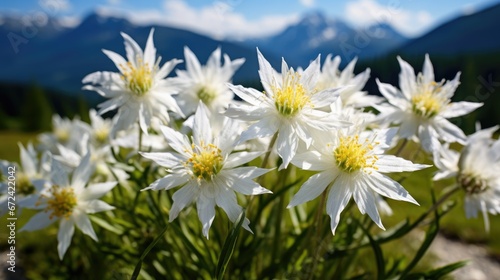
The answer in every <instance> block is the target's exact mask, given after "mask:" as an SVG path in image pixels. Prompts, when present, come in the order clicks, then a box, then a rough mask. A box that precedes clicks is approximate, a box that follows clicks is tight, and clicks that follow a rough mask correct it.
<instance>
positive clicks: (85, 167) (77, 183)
mask: <svg viewBox="0 0 500 280" xmlns="http://www.w3.org/2000/svg"><path fill="white" fill-rule="evenodd" d="M93 172H94V168H93V165H92V164H91V163H90V152H89V153H87V154H86V155H85V156H84V157H83V158H82V160H81V161H80V164H79V165H78V167H77V168H76V169H75V171H74V172H73V176H72V177H71V186H72V187H74V188H76V189H78V188H83V187H84V186H85V185H86V184H87V182H88V181H89V178H90V176H91V175H92V173H93Z"/></svg>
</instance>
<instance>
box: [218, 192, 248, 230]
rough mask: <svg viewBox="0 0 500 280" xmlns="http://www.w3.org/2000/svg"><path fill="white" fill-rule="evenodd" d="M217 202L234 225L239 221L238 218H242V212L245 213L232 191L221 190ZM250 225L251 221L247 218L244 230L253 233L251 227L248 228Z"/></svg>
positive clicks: (244, 222)
mask: <svg viewBox="0 0 500 280" xmlns="http://www.w3.org/2000/svg"><path fill="white" fill-rule="evenodd" d="M215 202H216V203H217V205H218V206H219V207H221V208H222V209H224V212H226V214H227V217H228V218H229V220H230V221H231V222H233V223H235V222H236V220H238V217H239V216H240V214H241V212H243V208H241V206H239V205H238V202H237V200H236V195H235V194H234V192H233V191H232V190H228V189H224V188H220V189H219V192H218V193H217V195H216V196H215ZM249 224H250V221H249V220H248V219H247V218H245V220H244V221H243V228H244V229H246V230H248V231H250V232H252V230H250V227H249V226H248V225H249Z"/></svg>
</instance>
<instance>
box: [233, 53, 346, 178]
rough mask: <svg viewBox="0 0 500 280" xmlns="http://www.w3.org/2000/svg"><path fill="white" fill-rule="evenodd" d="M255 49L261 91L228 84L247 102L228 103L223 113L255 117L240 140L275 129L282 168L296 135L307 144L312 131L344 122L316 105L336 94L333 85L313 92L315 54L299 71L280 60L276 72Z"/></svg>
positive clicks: (327, 102) (292, 151)
mask: <svg viewBox="0 0 500 280" xmlns="http://www.w3.org/2000/svg"><path fill="white" fill-rule="evenodd" d="M257 52H258V59H259V68H260V70H259V75H260V79H261V82H262V85H263V87H264V89H265V92H264V93H262V92H259V91H257V90H255V89H252V88H244V87H242V86H233V85H230V88H231V89H232V90H233V91H234V93H235V94H236V95H238V96H239V97H240V98H241V99H243V100H244V101H246V102H248V103H249V104H250V105H240V106H237V105H234V106H231V105H230V106H229V108H228V110H227V111H226V115H227V116H229V117H232V118H238V119H242V120H245V121H257V122H255V123H254V124H252V125H251V126H250V127H249V128H248V129H247V130H246V131H244V132H243V133H242V135H241V139H240V142H244V141H246V140H249V139H253V138H258V137H259V138H261V137H267V136H271V135H274V134H275V133H278V138H277V141H276V147H277V152H278V154H279V155H280V157H281V158H282V159H283V164H282V166H281V167H280V168H286V167H287V166H288V164H289V163H290V161H291V160H292V158H293V156H294V155H295V154H296V151H297V147H298V145H299V139H300V140H302V141H304V142H305V143H306V146H307V147H309V146H310V144H311V143H312V140H313V137H312V136H311V135H313V134H314V133H315V132H316V131H318V130H319V131H326V130H330V129H333V128H336V127H339V126H342V125H344V124H345V122H342V121H339V120H337V118H336V117H335V115H334V114H332V113H328V112H324V111H321V110H318V109H321V108H324V107H327V106H330V104H332V103H333V102H334V101H335V100H336V99H337V97H338V93H336V90H335V89H328V90H324V91H320V92H317V93H316V90H315V86H316V82H317V79H318V74H319V56H318V58H316V60H314V61H313V62H311V64H310V65H309V66H308V67H307V69H305V70H304V71H303V72H302V73H298V72H296V71H294V70H293V68H288V65H287V64H286V62H285V60H284V59H283V61H282V66H281V72H282V73H281V74H279V73H277V72H276V71H275V70H274V69H273V68H272V67H271V65H270V64H269V62H268V61H267V60H266V59H265V58H264V56H263V55H262V54H261V53H260V51H259V50H257Z"/></svg>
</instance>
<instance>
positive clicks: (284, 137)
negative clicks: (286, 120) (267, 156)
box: [276, 125, 299, 169]
mask: <svg viewBox="0 0 500 280" xmlns="http://www.w3.org/2000/svg"><path fill="white" fill-rule="evenodd" d="M298 146H299V139H298V137H297V134H296V133H295V131H293V130H292V128H291V127H290V126H289V125H283V126H282V127H281V129H280V131H279V132H278V139H277V141H276V148H277V151H278V154H279V155H280V157H281V158H282V159H283V164H282V165H281V166H280V169H282V168H286V167H287V166H288V164H289V163H290V162H291V161H292V158H293V157H294V156H295V153H296V152H297V147H298Z"/></svg>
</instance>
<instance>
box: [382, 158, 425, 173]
mask: <svg viewBox="0 0 500 280" xmlns="http://www.w3.org/2000/svg"><path fill="white" fill-rule="evenodd" d="M375 166H376V167H377V168H378V169H377V171H378V172H382V173H390V172H404V171H416V170H420V169H424V168H427V167H430V166H431V165H427V164H415V163H413V162H411V161H409V160H406V159H404V158H400V157H396V156H392V155H380V156H378V159H377V161H376V162H375Z"/></svg>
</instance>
